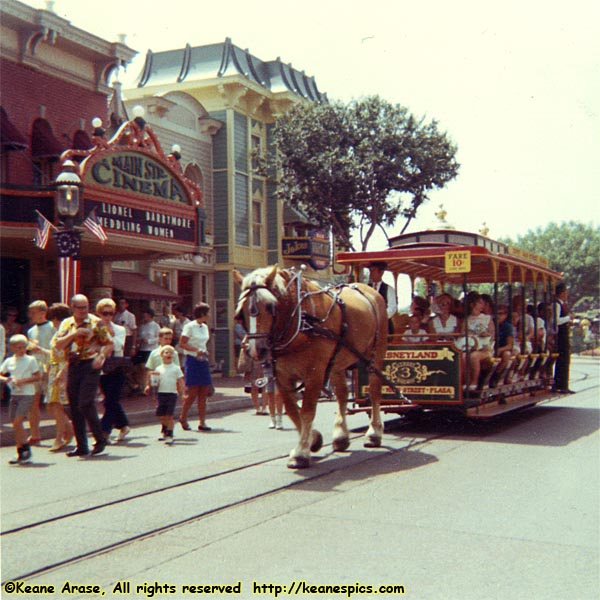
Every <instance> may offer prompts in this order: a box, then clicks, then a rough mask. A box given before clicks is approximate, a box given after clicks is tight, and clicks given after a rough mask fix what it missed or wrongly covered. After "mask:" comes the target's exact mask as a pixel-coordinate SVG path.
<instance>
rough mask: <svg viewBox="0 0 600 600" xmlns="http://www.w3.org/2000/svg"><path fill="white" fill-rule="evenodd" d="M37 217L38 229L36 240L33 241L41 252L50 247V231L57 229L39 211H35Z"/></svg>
mask: <svg viewBox="0 0 600 600" xmlns="http://www.w3.org/2000/svg"><path fill="white" fill-rule="evenodd" d="M35 215H36V218H37V227H38V228H37V231H36V232H35V239H34V240H33V241H34V243H35V245H36V246H37V247H38V248H39V249H40V250H45V249H46V246H47V245H48V240H49V239H50V230H51V229H55V227H54V225H52V223H50V221H48V219H46V217H45V216H44V215H43V214H42V213H41V212H40V211H39V210H36V211H35Z"/></svg>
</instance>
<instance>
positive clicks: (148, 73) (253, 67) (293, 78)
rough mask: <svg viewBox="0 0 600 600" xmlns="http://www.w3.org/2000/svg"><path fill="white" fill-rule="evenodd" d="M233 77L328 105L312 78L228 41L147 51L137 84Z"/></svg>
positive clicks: (173, 82) (151, 84)
mask: <svg viewBox="0 0 600 600" xmlns="http://www.w3.org/2000/svg"><path fill="white" fill-rule="evenodd" d="M232 75H233V76H239V75H241V76H243V77H245V78H246V79H248V80H249V81H251V82H253V83H255V84H257V85H259V86H261V87H264V88H265V89H267V90H269V91H270V92H272V93H273V94H278V93H285V92H292V93H293V94H296V95H298V96H300V97H302V98H304V99H306V100H310V101H312V102H327V96H326V94H322V93H321V92H319V89H318V87H317V83H316V81H315V78H314V77H308V76H307V75H306V74H305V73H304V71H298V70H297V69H294V68H293V67H292V65H290V64H284V63H283V62H282V61H281V59H280V58H277V59H276V60H272V61H263V60H260V59H259V58H257V57H256V56H254V55H252V54H251V53H250V51H249V50H242V49H241V48H240V47H239V46H236V45H234V44H233V43H232V41H231V39H230V38H227V39H226V40H225V42H223V43H218V44H208V45H206V46H196V47H192V46H190V45H189V44H187V45H186V46H185V48H180V49H178V50H166V51H164V52H156V53H154V52H152V50H148V53H147V54H146V62H145V64H144V68H143V69H142V72H141V74H140V76H139V78H138V84H137V85H138V87H146V86H155V85H173V84H177V83H182V82H184V81H185V82H190V81H202V80H210V79H215V78H226V77H229V76H232Z"/></svg>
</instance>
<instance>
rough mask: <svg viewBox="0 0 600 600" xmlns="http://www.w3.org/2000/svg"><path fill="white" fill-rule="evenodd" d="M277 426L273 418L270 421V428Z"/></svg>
mask: <svg viewBox="0 0 600 600" xmlns="http://www.w3.org/2000/svg"><path fill="white" fill-rule="evenodd" d="M275 427H277V425H276V424H275V421H274V420H273V419H271V422H270V423H269V429H275Z"/></svg>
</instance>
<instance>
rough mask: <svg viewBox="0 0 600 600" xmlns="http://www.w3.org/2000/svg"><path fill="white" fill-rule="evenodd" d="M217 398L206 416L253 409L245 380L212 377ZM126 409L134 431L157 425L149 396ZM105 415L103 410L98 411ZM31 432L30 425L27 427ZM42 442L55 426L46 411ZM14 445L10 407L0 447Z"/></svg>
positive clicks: (126, 402)
mask: <svg viewBox="0 0 600 600" xmlns="http://www.w3.org/2000/svg"><path fill="white" fill-rule="evenodd" d="M213 383H214V385H215V395H214V396H212V397H211V398H209V399H208V402H207V403H206V413H207V414H211V413H217V412H223V411H228V410H236V409H239V410H243V409H247V408H252V400H251V399H250V395H249V394H246V393H244V382H243V378H242V377H218V376H214V375H213ZM122 404H123V408H124V409H125V412H126V413H127V418H128V419H129V423H130V425H131V426H132V427H135V426H136V425H145V424H147V423H153V422H154V421H156V416H155V415H154V411H155V404H154V401H153V400H152V398H151V397H150V396H141V395H131V396H128V397H126V398H124V399H123V401H122ZM180 409H181V403H180V402H178V403H177V408H176V414H179V410H180ZM99 413H100V414H102V408H101V407H99ZM196 418H197V411H196V408H195V406H194V407H192V409H191V410H190V421H191V422H192V426H193V424H194V420H195V419H196ZM25 426H26V429H28V426H27V423H26V424H25ZM40 432H41V436H42V440H50V439H53V438H54V433H55V423H54V421H53V420H52V419H50V418H49V415H48V413H47V412H46V410H45V409H42V421H41V423H40ZM14 443H15V438H14V433H13V430H12V427H11V425H10V422H9V419H8V405H3V406H2V407H0V446H12V445H14Z"/></svg>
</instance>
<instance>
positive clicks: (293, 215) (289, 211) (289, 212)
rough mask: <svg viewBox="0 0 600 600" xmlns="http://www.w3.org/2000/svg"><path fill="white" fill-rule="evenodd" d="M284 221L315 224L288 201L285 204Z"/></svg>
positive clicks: (287, 222)
mask: <svg viewBox="0 0 600 600" xmlns="http://www.w3.org/2000/svg"><path fill="white" fill-rule="evenodd" d="M283 222H284V224H286V225H291V224H293V223H302V224H303V225H314V223H312V222H311V220H310V219H309V218H308V217H307V216H306V215H305V214H304V213H303V212H302V211H300V210H299V209H298V208H294V207H293V206H290V205H289V204H288V203H287V202H286V203H284V205H283Z"/></svg>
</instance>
